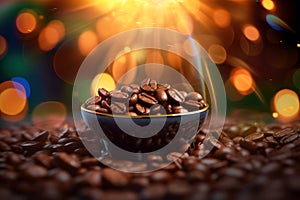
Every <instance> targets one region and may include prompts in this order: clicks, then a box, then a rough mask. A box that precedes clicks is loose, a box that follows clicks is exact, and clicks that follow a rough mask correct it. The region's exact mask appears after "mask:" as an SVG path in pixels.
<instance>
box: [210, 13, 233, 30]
mask: <svg viewBox="0 0 300 200" xmlns="http://www.w3.org/2000/svg"><path fill="white" fill-rule="evenodd" d="M213 20H214V22H215V23H216V25H217V26H219V27H221V28H226V27H228V26H229V25H230V23H231V16H230V13H229V12H228V11H227V10H224V9H217V10H215V11H214V13H213Z"/></svg>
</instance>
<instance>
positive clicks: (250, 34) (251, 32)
mask: <svg viewBox="0 0 300 200" xmlns="http://www.w3.org/2000/svg"><path fill="white" fill-rule="evenodd" d="M243 32H244V35H245V37H246V38H247V39H248V40H251V41H257V40H258V39H259V37H260V34H259V31H258V30H257V28H256V27H254V26H252V25H246V26H245V27H244V30H243Z"/></svg>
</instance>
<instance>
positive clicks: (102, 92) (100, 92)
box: [98, 88, 110, 98]
mask: <svg viewBox="0 0 300 200" xmlns="http://www.w3.org/2000/svg"><path fill="white" fill-rule="evenodd" d="M98 95H99V96H100V97H102V98H106V97H109V96H110V93H109V92H108V91H107V90H106V89H105V88H99V89H98Z"/></svg>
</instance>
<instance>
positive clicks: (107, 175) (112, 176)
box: [102, 168, 129, 187]
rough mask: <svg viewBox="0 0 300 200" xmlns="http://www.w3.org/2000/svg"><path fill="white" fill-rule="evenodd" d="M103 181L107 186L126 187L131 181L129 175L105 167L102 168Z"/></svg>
mask: <svg viewBox="0 0 300 200" xmlns="http://www.w3.org/2000/svg"><path fill="white" fill-rule="evenodd" d="M102 176H103V181H104V183H103V184H105V185H106V186H107V187H124V186H126V185H127V184H128V183H129V179H128V177H127V176H126V175H125V174H123V173H121V172H119V171H116V170H113V169H110V168H105V169H103V170H102Z"/></svg>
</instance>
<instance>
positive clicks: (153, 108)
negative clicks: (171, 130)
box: [150, 104, 165, 115]
mask: <svg viewBox="0 0 300 200" xmlns="http://www.w3.org/2000/svg"><path fill="white" fill-rule="evenodd" d="M163 109H164V107H163V106H162V105H160V104H156V105H153V106H151V108H150V114H151V115H157V114H162V113H165V111H163Z"/></svg>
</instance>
